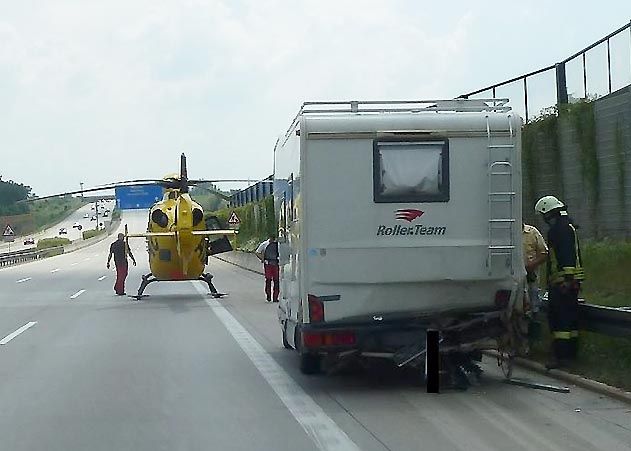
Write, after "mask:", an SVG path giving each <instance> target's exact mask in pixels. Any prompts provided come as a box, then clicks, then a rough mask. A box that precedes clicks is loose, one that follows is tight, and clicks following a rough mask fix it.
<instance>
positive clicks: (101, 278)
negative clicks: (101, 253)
mask: <svg viewBox="0 0 631 451" xmlns="http://www.w3.org/2000/svg"><path fill="white" fill-rule="evenodd" d="M106 277H107V276H101V277H99V281H101V280H103V279H105V278H106Z"/></svg>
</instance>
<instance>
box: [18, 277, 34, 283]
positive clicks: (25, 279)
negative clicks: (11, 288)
mask: <svg viewBox="0 0 631 451" xmlns="http://www.w3.org/2000/svg"><path fill="white" fill-rule="evenodd" d="M29 280H31V278H30V277H25V278H24V279H20V280H16V281H15V283H22V282H28V281H29Z"/></svg>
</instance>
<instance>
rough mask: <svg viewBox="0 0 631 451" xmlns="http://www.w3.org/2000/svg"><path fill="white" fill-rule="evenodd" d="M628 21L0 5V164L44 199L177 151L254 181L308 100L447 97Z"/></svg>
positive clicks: (254, 4)
mask: <svg viewBox="0 0 631 451" xmlns="http://www.w3.org/2000/svg"><path fill="white" fill-rule="evenodd" d="M590 5H591V6H590ZM630 19H631V3H630V2H629V1H628V0H621V1H600V2H598V6H597V7H595V6H593V3H592V4H590V3H585V4H584V5H583V6H580V7H579V6H577V3H576V2H575V1H556V2H552V1H550V0H547V1H531V2H528V1H520V2H517V1H515V2H505V1H501V2H500V1H493V2H472V1H443V2H437V1H431V2H429V1H421V0H416V1H413V0H410V1H404V0H401V1H396V0H393V1H370V0H363V1H344V0H335V1H329V0H318V1H297V0H294V1H280V0H272V1H265V0H223V1H222V0H208V1H201V0H199V1H196V0H188V1H186V0H179V1H172V2H164V1H157V0H108V1H98V2H97V1H89V0H55V1H53V0H50V1H38V2H36V1H28V0H22V1H19V2H9V1H3V2H2V4H1V6H0V119H1V120H0V154H1V157H2V158H1V160H0V161H1V162H0V174H1V175H2V176H3V179H4V180H8V179H13V180H16V181H19V182H23V183H26V184H29V185H31V186H32V187H33V188H34V190H35V192H36V193H37V194H40V195H44V194H50V193H52V192H56V191H60V190H66V189H76V188H78V186H79V182H81V181H82V182H84V183H85V184H86V186H88V185H96V184H101V183H106V182H111V181H118V180H123V179H128V178H137V177H161V176H163V175H164V174H165V173H170V172H176V171H177V166H178V156H179V154H180V153H181V152H186V154H187V156H188V159H189V175H190V176H192V177H196V178H202V177H203V178H229V177H238V178H248V177H251V178H252V179H258V178H262V177H264V176H267V175H269V174H271V172H272V149H273V145H274V142H275V140H276V137H277V136H278V135H279V134H280V133H281V132H283V131H284V130H285V129H286V128H287V126H288V125H289V123H290V121H291V119H292V118H293V116H294V115H295V113H296V111H297V110H298V108H299V106H300V104H301V103H302V102H303V101H306V100H344V99H384V100H389V99H413V98H416V99H423V98H432V99H435V98H451V97H455V96H457V95H459V94H462V93H463V92H467V91H471V90H474V89H477V88H479V87H483V86H485V85H488V84H490V83H493V82H495V81H501V80H504V79H507V78H510V77H512V76H515V75H519V74H521V73H524V72H528V71H531V70H534V69H537V68H539V67H541V66H544V65H548V64H552V63H554V62H556V61H558V60H561V59H563V58H565V57H567V56H569V55H570V54H572V53H574V52H575V51H578V50H580V49H581V48H583V47H585V46H587V45H589V44H590V43H591V42H593V41H595V40H597V39H599V38H601V37H603V36H605V35H606V34H608V33H610V32H611V31H613V30H615V29H616V28H618V27H620V26H622V25H624V24H625V23H628V22H629V20H630ZM629 42H630V37H629V33H628V32H627V33H626V34H625V35H624V38H623V39H620V40H619V42H618V43H616V45H617V47H616V49H621V50H617V51H616V53H615V54H614V55H615V56H616V60H615V61H614V64H615V65H616V67H618V68H623V69H624V68H625V67H626V72H624V70H623V71H622V72H621V73H623V74H624V75H622V76H621V77H622V78H620V79H616V80H615V83H616V84H619V85H620V84H624V83H628V82H629V80H628V79H625V77H628V74H629V70H628V69H629V68H630V67H631V63H630V62H629V55H630V51H629V45H630V44H629ZM625 46H626V47H625ZM625 49H626V51H625ZM617 55H621V56H620V58H618V56H617ZM600 56H601V57H602V55H600ZM625 65H626V66H625ZM598 67H599V68H601V67H602V65H600V66H598ZM570 78H572V77H570ZM601 78H602V77H601ZM552 79H553V77H551V76H550V77H548V79H544V81H542V82H541V83H533V87H532V88H531V89H532V91H533V92H531V93H530V94H529V95H531V96H532V98H533V99H535V100H534V101H535V102H537V101H538V100H537V99H538V98H540V97H541V98H544V97H546V96H548V97H549V94H550V93H553V87H550V83H549V81H551V80H552ZM539 85H541V86H539ZM544 87H545V88H546V89H547V91H545V89H544ZM544 91H545V92H544ZM544 94H545V95H544ZM504 95H511V96H512V95H513V94H510V93H509V92H507V93H506V94H504ZM553 100H554V98H553V97H552V98H551V101H553ZM541 102H544V103H545V101H539V103H541ZM517 103H519V102H517Z"/></svg>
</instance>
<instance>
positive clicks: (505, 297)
mask: <svg viewBox="0 0 631 451" xmlns="http://www.w3.org/2000/svg"><path fill="white" fill-rule="evenodd" d="M510 295H511V292H510V290H499V291H496V292H495V306H496V307H497V308H498V309H504V308H506V307H508V301H510Z"/></svg>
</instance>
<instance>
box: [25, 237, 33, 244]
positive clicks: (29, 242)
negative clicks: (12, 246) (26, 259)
mask: <svg viewBox="0 0 631 451" xmlns="http://www.w3.org/2000/svg"><path fill="white" fill-rule="evenodd" d="M29 244H35V238H26V239H25V240H24V245H25V246H27V245H29Z"/></svg>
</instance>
